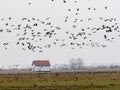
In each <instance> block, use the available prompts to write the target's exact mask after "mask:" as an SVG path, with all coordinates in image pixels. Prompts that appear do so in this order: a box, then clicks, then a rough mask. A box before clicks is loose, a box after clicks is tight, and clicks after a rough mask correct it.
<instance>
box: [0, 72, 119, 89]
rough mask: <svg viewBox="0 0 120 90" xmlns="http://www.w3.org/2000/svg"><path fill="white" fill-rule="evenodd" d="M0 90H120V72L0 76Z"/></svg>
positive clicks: (10, 74)
mask: <svg viewBox="0 0 120 90" xmlns="http://www.w3.org/2000/svg"><path fill="white" fill-rule="evenodd" d="M0 90H120V72H116V71H114V72H112V71H111V72H50V73H21V74H16V73H14V74H12V73H9V74H0Z"/></svg>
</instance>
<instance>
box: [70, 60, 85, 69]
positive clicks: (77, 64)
mask: <svg viewBox="0 0 120 90" xmlns="http://www.w3.org/2000/svg"><path fill="white" fill-rule="evenodd" d="M69 63H70V67H71V69H79V68H81V67H82V66H83V65H84V62H83V59H81V58H77V59H75V58H72V59H70V61H69Z"/></svg>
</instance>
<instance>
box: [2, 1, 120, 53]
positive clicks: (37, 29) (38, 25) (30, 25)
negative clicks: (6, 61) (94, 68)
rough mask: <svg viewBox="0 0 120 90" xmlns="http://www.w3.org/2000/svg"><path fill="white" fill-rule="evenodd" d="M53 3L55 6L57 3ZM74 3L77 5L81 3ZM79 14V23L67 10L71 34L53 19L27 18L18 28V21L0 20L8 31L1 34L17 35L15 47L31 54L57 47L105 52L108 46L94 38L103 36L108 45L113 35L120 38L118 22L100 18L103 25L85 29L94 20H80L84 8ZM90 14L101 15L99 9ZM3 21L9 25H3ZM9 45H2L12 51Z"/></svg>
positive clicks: (65, 21)
mask: <svg viewBox="0 0 120 90" xmlns="http://www.w3.org/2000/svg"><path fill="white" fill-rule="evenodd" d="M51 1H52V2H54V1H55V0H51ZM88 1H90V0H88ZM63 3H64V4H65V3H67V1H66V0H63ZM73 3H77V0H76V1H74V2H73ZM28 5H32V3H28ZM103 9H104V10H107V9H108V6H105V7H104V8H103ZM75 10H76V11H75V14H74V15H73V16H72V17H75V19H73V18H72V19H71V13H73V12H72V11H73V10H72V8H68V9H67V10H66V12H67V13H68V15H67V16H66V17H65V18H64V19H63V23H64V25H65V24H67V25H69V26H70V27H69V28H68V29H69V30H65V29H64V27H63V26H56V25H54V24H53V22H52V21H51V17H47V18H45V19H39V18H35V17H32V18H26V17H23V18H21V20H19V21H20V22H19V23H15V24H13V23H12V20H14V18H12V17H8V18H1V19H0V24H1V23H2V25H4V27H5V28H4V29H3V28H0V34H2V33H9V34H10V33H14V32H15V33H14V34H15V37H16V39H17V41H15V45H17V46H20V47H21V48H22V49H23V50H31V51H32V52H43V51H44V49H45V48H51V47H54V46H57V47H58V46H59V47H70V48H71V49H75V48H83V47H85V46H90V47H103V48H104V47H106V46H107V45H106V44H101V43H100V42H99V40H98V41H97V42H96V41H94V38H93V37H94V36H95V35H99V33H101V32H102V35H101V37H102V39H103V40H104V41H105V42H113V41H114V39H115V37H114V36H113V33H117V34H118V35H117V36H118V37H120V34H119V32H120V29H119V25H118V23H117V19H116V18H104V17H97V20H98V22H102V24H101V25H96V26H91V25H90V26H89V25H85V27H82V25H84V24H85V23H92V22H94V21H95V20H94V17H93V18H78V17H80V13H81V12H80V8H76V9H75ZM87 10H88V11H92V10H93V11H97V9H96V8H92V7H88V8H87ZM2 21H5V22H4V23H3V22H2ZM62 34H63V35H64V36H62ZM0 36H1V35H0ZM0 38H2V37H0ZM9 44H10V41H8V42H6V41H5V42H3V43H2V45H3V46H4V48H5V49H8V46H9Z"/></svg>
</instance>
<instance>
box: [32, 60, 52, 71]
mask: <svg viewBox="0 0 120 90" xmlns="http://www.w3.org/2000/svg"><path fill="white" fill-rule="evenodd" d="M32 71H41V72H44V71H50V62H49V61H48V60H34V61H33V62H32Z"/></svg>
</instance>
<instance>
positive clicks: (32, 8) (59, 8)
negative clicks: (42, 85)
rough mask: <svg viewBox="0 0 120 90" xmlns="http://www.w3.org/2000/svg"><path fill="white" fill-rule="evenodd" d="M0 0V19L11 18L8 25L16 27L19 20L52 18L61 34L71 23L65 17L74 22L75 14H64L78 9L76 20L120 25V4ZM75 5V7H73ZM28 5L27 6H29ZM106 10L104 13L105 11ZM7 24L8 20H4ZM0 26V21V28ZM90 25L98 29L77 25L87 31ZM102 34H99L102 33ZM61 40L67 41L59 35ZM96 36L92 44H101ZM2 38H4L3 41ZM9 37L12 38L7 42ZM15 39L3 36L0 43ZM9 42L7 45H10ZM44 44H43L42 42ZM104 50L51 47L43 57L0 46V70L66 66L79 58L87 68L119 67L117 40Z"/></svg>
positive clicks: (91, 0) (116, 0)
mask: <svg viewBox="0 0 120 90" xmlns="http://www.w3.org/2000/svg"><path fill="white" fill-rule="evenodd" d="M66 1H67V2H66V3H63V0H54V2H52V1H51V0H0V18H8V17H12V18H13V21H12V22H10V23H17V22H19V20H21V18H23V17H28V18H32V17H35V18H40V19H41V20H44V19H45V18H47V17H50V18H51V21H52V23H53V24H54V25H55V26H60V27H62V30H63V31H64V30H68V29H69V30H72V29H71V28H70V25H72V23H71V22H68V23H64V19H65V17H66V16H69V17H71V19H70V20H72V19H73V18H75V15H74V14H69V12H68V11H67V10H68V8H70V9H71V10H72V11H71V12H72V13H74V12H75V9H76V8H77V7H79V8H80V16H78V17H77V18H84V19H86V18H88V17H91V18H93V19H96V18H98V17H103V18H112V17H113V18H116V19H117V21H116V22H117V23H118V24H120V12H119V8H120V0H66ZM74 1H77V3H74ZM29 3H30V5H29ZM105 6H107V7H108V8H107V10H105V9H104V7H105ZM89 7H91V8H96V11H95V12H94V11H91V12H89V11H88V10H87V8H89ZM6 22H7V20H6ZM1 23H2V22H1V21H0V25H2V24H1ZM92 25H100V22H99V21H97V20H94V22H93V23H89V22H87V21H86V22H85V23H84V24H82V25H81V24H80V25H79V26H81V27H87V26H92ZM101 34H102V33H101ZM60 35H61V37H66V36H64V34H62V32H61V34H60ZM99 35H100V34H99V33H98V34H97V35H95V36H94V37H93V39H94V40H96V41H99V42H100V43H104V41H103V42H102V38H101V37H99ZM117 35H118V33H112V36H114V37H116V36H117ZM3 37H5V38H3ZM9 37H11V38H9ZM15 38H16V37H14V36H12V35H9V34H6V35H4V36H2V35H0V39H1V42H4V41H6V40H8V39H10V40H11V42H13V43H14V42H15V40H16V39H15ZM10 40H9V41H10ZM43 43H46V41H43ZM105 44H107V47H106V48H103V47H94V48H92V47H89V46H86V47H83V48H82V49H78V48H75V49H74V50H72V49H71V48H69V47H67V46H66V47H64V48H61V47H58V46H54V47H51V48H50V49H44V52H43V53H39V52H31V51H29V50H26V51H24V50H22V49H21V48H20V47H18V46H15V45H14V44H10V46H9V48H8V49H7V50H6V49H4V48H3V46H2V45H1V44H0V45H1V46H0V66H2V65H13V64H20V65H30V64H31V63H32V61H33V60H50V62H51V64H68V62H69V60H70V59H71V58H82V59H83V60H84V63H85V64H86V65H91V64H96V63H98V64H110V63H120V55H119V53H120V37H116V38H115V40H114V41H113V42H109V43H106V42H105Z"/></svg>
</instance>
